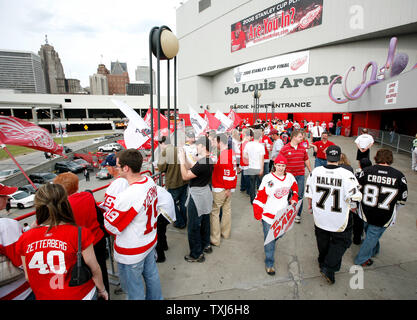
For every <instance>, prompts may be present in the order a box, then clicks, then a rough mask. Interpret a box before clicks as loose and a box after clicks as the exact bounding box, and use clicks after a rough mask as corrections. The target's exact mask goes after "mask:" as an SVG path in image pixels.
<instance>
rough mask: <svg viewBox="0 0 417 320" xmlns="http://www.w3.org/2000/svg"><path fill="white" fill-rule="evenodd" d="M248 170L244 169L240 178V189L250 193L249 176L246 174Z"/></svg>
mask: <svg viewBox="0 0 417 320" xmlns="http://www.w3.org/2000/svg"><path fill="white" fill-rule="evenodd" d="M245 172H246V170H242V172H241V178H240V191H246V193H247V194H248V195H249V176H248V175H247V174H245Z"/></svg>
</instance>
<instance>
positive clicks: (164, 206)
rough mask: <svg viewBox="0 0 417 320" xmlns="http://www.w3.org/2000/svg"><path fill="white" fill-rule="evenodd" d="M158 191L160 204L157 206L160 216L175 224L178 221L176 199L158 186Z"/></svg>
mask: <svg viewBox="0 0 417 320" xmlns="http://www.w3.org/2000/svg"><path fill="white" fill-rule="evenodd" d="M156 189H157V191H158V204H157V206H156V209H157V210H158V214H162V215H163V216H164V217H165V219H167V220H168V221H169V223H174V222H175V221H176V220H177V219H176V216H175V203H174V199H172V196H171V194H170V193H169V192H168V191H167V190H165V189H164V188H162V187H160V186H157V187H156Z"/></svg>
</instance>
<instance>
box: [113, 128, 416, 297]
mask: <svg viewBox="0 0 417 320" xmlns="http://www.w3.org/2000/svg"><path fill="white" fill-rule="evenodd" d="M330 140H331V141H333V142H335V143H336V144H338V145H340V146H341V148H342V151H343V152H344V153H346V154H347V156H348V157H349V159H350V160H351V162H352V166H353V168H354V169H355V168H357V167H358V164H357V161H356V160H355V158H356V146H355V145H354V143H353V140H354V138H347V137H333V136H332V137H330ZM378 149H379V146H378V145H375V146H373V148H372V150H371V159H372V160H373V157H374V155H375V153H376V151H377V150H378ZM310 154H311V151H310ZM310 159H311V162H312V164H313V160H312V159H314V158H313V157H310ZM410 162H411V157H410V155H409V154H395V153H394V164H393V166H394V167H395V168H397V169H399V170H401V171H402V172H403V173H404V174H405V175H406V177H407V179H408V188H409V196H408V201H407V204H406V206H405V207H404V208H403V209H402V210H401V211H400V212H399V216H398V219H397V224H396V225H395V226H393V227H390V228H389V229H388V230H387V231H386V232H385V233H384V235H383V236H382V238H381V252H380V254H379V255H378V256H377V257H376V258H375V260H374V265H373V266H371V267H368V268H366V269H364V274H363V280H364V282H363V289H352V288H351V286H350V283H351V282H352V283H354V282H355V281H354V280H355V278H353V279H352V277H354V276H356V278H357V277H358V275H359V273H358V272H356V273H349V271H350V268H351V267H352V266H353V260H354V257H355V255H356V253H357V252H358V250H359V246H357V245H354V244H352V246H351V247H350V248H349V249H348V250H347V252H346V253H345V255H344V257H343V264H342V268H341V270H340V272H338V273H337V274H336V283H335V284H334V285H328V284H327V282H326V281H325V280H324V279H323V278H322V276H321V275H320V273H319V267H318V263H317V256H318V251H317V245H316V238H315V235H314V221H313V217H312V215H310V214H308V213H307V211H306V209H307V204H306V201H305V204H304V212H303V215H302V220H301V224H296V225H294V227H293V228H292V230H290V231H289V232H288V234H286V235H285V236H284V238H282V239H281V240H279V241H278V242H277V248H276V252H275V267H276V275H275V276H269V275H268V274H266V272H265V268H264V252H263V234H262V226H261V222H259V221H256V220H255V219H254V218H253V212H252V207H251V205H250V202H249V197H248V196H246V195H245V194H243V193H241V192H240V191H236V192H235V194H234V195H233V198H232V219H233V221H232V235H231V238H230V239H228V240H225V239H222V243H221V245H220V247H214V250H213V253H211V254H206V255H205V256H206V261H205V262H204V263H188V262H186V261H185V260H184V255H186V254H188V253H189V252H188V250H189V247H188V240H187V231H186V229H184V230H178V229H176V228H174V227H173V226H171V225H169V226H168V230H167V238H168V245H169V250H168V251H166V257H167V260H166V262H164V263H161V264H158V268H159V274H160V278H161V285H162V292H163V295H164V298H165V299H174V300H175V299H177V300H182V299H193V300H194V299H196V300H208V299H220V300H222V299H228V300H238V299H250V300H271V299H295V300H297V299H307V300H314V299H326V300H327V299H355V300H364V299H367V300H375V299H417V250H416V243H417V229H416V209H415V208H416V205H417V173H415V172H412V171H411V169H410V168H411V165H410ZM239 183H240V181H238V184H239ZM237 190H239V189H238V188H237ZM112 289H115V287H114V286H112ZM113 291H114V290H112V292H111V295H112V299H115V300H117V299H125V295H124V294H122V295H115V294H114V293H113Z"/></svg>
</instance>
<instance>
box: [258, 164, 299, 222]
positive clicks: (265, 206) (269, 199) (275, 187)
mask: <svg viewBox="0 0 417 320" xmlns="http://www.w3.org/2000/svg"><path fill="white" fill-rule="evenodd" d="M290 194H292V195H291V199H293V200H295V201H298V185H297V182H296V180H295V178H294V176H293V175H292V174H291V173H287V174H286V175H285V176H284V177H282V178H279V177H277V176H276V175H275V174H274V173H272V172H271V173H269V174H267V175H265V177H264V178H263V179H262V182H261V185H260V187H259V190H258V193H257V195H256V198H255V199H254V200H253V204H252V205H253V213H254V215H255V219H257V220H259V219H261V218H262V219H263V220H264V221H265V222H266V223H268V224H272V222H273V221H274V218H275V214H276V213H277V212H278V211H279V210H281V209H283V208H285V207H287V206H288V197H289V195H290Z"/></svg>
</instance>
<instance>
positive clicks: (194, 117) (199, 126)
mask: <svg viewBox="0 0 417 320" xmlns="http://www.w3.org/2000/svg"><path fill="white" fill-rule="evenodd" d="M188 108H189V109H190V122H191V125H192V126H193V128H194V131H195V134H196V136H199V135H200V134H203V133H204V132H205V131H206V128H207V125H208V123H207V121H206V120H204V119H203V118H202V117H201V116H200V115H199V114H198V113H197V112H195V111H194V110H193V109H192V108H191V107H190V106H188Z"/></svg>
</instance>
